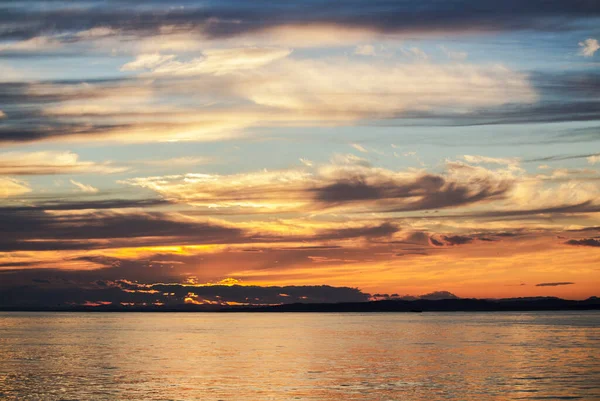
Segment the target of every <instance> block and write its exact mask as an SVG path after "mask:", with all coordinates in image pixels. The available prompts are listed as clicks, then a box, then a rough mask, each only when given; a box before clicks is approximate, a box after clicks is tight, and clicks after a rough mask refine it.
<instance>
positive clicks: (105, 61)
mask: <svg viewBox="0 0 600 401" xmlns="http://www.w3.org/2000/svg"><path fill="white" fill-rule="evenodd" d="M599 40H600V2H598V1H594V0H570V1H562V0H528V1H522V0H505V1H495V0H494V1H491V0H444V1H435V0H419V1H416V0H415V1H408V0H395V1H388V0H374V1H355V0H348V1H322V0H320V1H317V0H304V1H282V2H273V1H263V0H253V1H236V0H219V1H185V0H184V1H180V0H179V1H178V0H174V1H168V2H167V1H156V0H155V1H152V0H150V1H149V0H146V1H138V0H124V1H110V0H82V1H76V2H69V1H60V0H55V1H34V0H23V1H18V2H16V1H5V0H0V306H1V305H2V304H48V305H53V304H57V303H62V304H84V303H86V304H101V303H108V302H114V303H124V304H128V303H146V304H152V303H157V304H163V303H164V304H172V303H182V302H187V303H224V302H229V303H280V302H289V301H294V302H295V301H299V300H300V301H307V302H311V301H313V302H316V301H345V300H361V299H369V295H368V294H375V293H378V294H388V295H390V296H391V295H392V294H398V295H400V296H402V295H420V294H426V293H430V292H434V291H450V292H452V293H454V294H456V295H457V296H460V297H477V298H500V297H523V296H559V297H562V298H567V299H584V298H587V297H590V296H593V295H600V291H598V289H599V288H600V44H599ZM215 284H217V285H215ZM232 284H236V285H234V286H231V285H232ZM323 285H326V286H330V287H322V286H323ZM280 287H286V288H283V289H282V288H280ZM338 287H339V288H338ZM347 287H348V288H347Z"/></svg>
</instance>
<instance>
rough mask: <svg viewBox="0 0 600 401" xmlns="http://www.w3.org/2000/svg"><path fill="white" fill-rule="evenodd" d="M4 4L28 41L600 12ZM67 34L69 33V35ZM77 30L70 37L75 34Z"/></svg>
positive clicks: (560, 26)
mask: <svg viewBox="0 0 600 401" xmlns="http://www.w3.org/2000/svg"><path fill="white" fill-rule="evenodd" d="M2 3H4V2H2ZM2 3H0V24H1V25H2V26H3V27H4V29H2V31H0V38H4V39H26V38H31V37H35V36H38V35H43V34H48V33H50V32H51V33H58V34H63V38H62V40H64V41H68V42H73V41H77V40H79V39H80V38H79V37H78V36H76V35H74V33H75V32H77V31H82V30H86V29H91V28H95V27H107V28H112V29H116V30H120V31H122V32H124V33H127V34H132V35H136V36H147V35H153V34H156V33H158V32H159V31H160V29H161V27H164V26H171V27H175V29H176V30H179V31H182V32H197V33H203V34H204V35H208V36H211V37H231V36H235V35H242V34H246V33H250V32H256V31H261V30H264V29H268V28H272V27H278V26H286V25H301V26H307V25H313V24H314V25H318V24H331V25H336V26H344V27H349V28H364V29H370V30H375V31H378V32H383V33H411V34H416V33H419V32H431V31H433V32H440V33H441V32H457V33H468V32H481V31H498V30H511V31H512V30H541V31H563V30H567V29H575V28H577V27H578V25H579V23H580V22H582V21H586V20H588V21H589V20H592V19H593V18H597V17H599V16H600V6H599V5H598V3H597V2H595V1H586V0H572V1H562V0H529V1H526V2H523V1H518V0H507V1H503V2H497V1H491V0H446V1H444V2H438V1H434V0H424V1H420V2H414V1H407V0H401V1H398V0H376V1H370V2H364V1H360V0H350V1H318V0H307V1H302V2H298V1H289V2H278V3H276V4H274V3H273V2H271V1H267V0H258V1H252V2H240V1H237V0H225V1H218V2H217V1H209V2H204V3H203V4H202V6H201V7H200V6H198V4H197V3H195V2H188V1H183V2H179V3H178V4H181V5H182V7H180V8H179V7H172V6H171V4H167V3H164V2H147V1H144V2H141V1H124V2H112V1H108V2H105V1H99V0H96V1H86V2H84V3H82V5H81V6H78V7H67V6H66V5H65V4H64V3H61V2H51V3H47V5H46V6H45V7H43V8H41V7H40V6H39V2H37V1H23V2H20V3H19V6H18V7H15V6H13V4H14V3H11V6H2ZM64 34H66V35H64ZM69 34H71V35H69Z"/></svg>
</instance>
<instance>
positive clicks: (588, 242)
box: [565, 238, 600, 247]
mask: <svg viewBox="0 0 600 401" xmlns="http://www.w3.org/2000/svg"><path fill="white" fill-rule="evenodd" d="M565 244H568V245H577V246H592V247H600V240H598V239H595V238H584V239H571V240H569V241H567V242H565Z"/></svg>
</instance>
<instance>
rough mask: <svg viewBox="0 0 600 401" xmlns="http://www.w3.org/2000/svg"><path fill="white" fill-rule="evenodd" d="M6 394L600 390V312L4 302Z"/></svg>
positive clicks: (267, 396)
mask: <svg viewBox="0 0 600 401" xmlns="http://www.w3.org/2000/svg"><path fill="white" fill-rule="evenodd" d="M0 399H1V400H129V401H131V400H252V401H260V400H322V401H329V400H332V401H333V400H336V401H337V400H342V401H350V400H409V401H410V400H461V401H470V400H473V401H475V400H477V401H481V400H600V312H598V311H589V312H588V311H583V312H527V313H505V312H479V313H477V312H474V313H462V312H455V313H427V312H426V313H100V312H97V313H94V312H91V313H89V312H88V313H85V312H84V313H75V312H73V313H58V312H48V313H34V312H2V313H0Z"/></svg>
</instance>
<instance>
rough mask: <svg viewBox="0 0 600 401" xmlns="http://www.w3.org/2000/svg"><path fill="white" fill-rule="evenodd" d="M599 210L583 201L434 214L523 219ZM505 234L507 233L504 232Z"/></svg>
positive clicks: (438, 216) (448, 216) (599, 207)
mask: <svg viewBox="0 0 600 401" xmlns="http://www.w3.org/2000/svg"><path fill="white" fill-rule="evenodd" d="M596 212H600V205H596V204H594V203H593V202H592V201H585V202H581V203H577V204H574V205H561V206H552V207H545V208H539V209H522V210H488V211H484V212H479V213H464V214H458V215H436V216H435V218H436V219H438V218H451V219H455V218H481V219H500V218H506V219H511V218H518V219H519V220H523V219H525V218H527V217H532V218H537V217H539V216H541V215H551V216H554V217H556V216H560V215H569V214H579V213H596ZM504 235H505V236H506V235H507V234H504Z"/></svg>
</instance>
